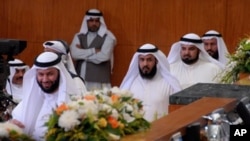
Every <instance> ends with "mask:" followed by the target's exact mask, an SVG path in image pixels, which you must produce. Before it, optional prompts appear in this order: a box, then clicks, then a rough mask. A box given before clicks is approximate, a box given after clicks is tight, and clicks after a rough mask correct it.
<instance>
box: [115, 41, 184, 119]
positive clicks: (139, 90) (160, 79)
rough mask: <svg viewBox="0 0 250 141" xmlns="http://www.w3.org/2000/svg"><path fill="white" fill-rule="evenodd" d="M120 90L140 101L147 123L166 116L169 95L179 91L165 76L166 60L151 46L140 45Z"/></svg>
mask: <svg viewBox="0 0 250 141" xmlns="http://www.w3.org/2000/svg"><path fill="white" fill-rule="evenodd" d="M120 88H121V89H123V90H129V91H131V92H132V94H133V97H134V98H136V99H139V100H141V101H142V104H143V110H144V111H145V114H144V118H145V119H146V120H148V121H149V122H152V121H154V120H156V119H158V118H161V117H162V116H164V115H167V114H168V105H169V96H170V95H172V94H174V93H176V92H178V91H180V90H181V88H180V84H179V82H178V80H177V79H176V78H175V77H173V76H172V75H171V74H170V73H169V64H168V61H167V57H166V56H165V55H164V54H163V52H161V51H160V50H159V49H158V48H157V47H156V46H155V45H152V44H144V45H142V46H141V47H140V48H139V49H138V50H137V52H136V53H135V54H134V56H133V58H132V60H131V63H130V66H129V69H128V72H127V74H126V76H125V77H124V79H123V81H122V83H121V85H120Z"/></svg>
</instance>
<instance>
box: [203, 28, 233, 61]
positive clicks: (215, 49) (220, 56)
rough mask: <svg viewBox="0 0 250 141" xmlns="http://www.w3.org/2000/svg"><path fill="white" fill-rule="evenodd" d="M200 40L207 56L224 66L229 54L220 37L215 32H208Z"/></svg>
mask: <svg viewBox="0 0 250 141" xmlns="http://www.w3.org/2000/svg"><path fill="white" fill-rule="evenodd" d="M201 38H202V41H203V43H204V48H205V50H206V51H207V52H208V54H209V55H210V56H212V57H213V58H214V59H216V60H217V61H219V62H220V63H222V64H223V65H224V66H226V64H227V63H228V61H229V58H228V55H229V52H228V49H227V46H226V44H225V42H224V40H223V38H222V35H221V34H220V33H219V32H217V31H215V30H209V31H207V32H206V33H205V34H204V35H203V36H202V37H201Z"/></svg>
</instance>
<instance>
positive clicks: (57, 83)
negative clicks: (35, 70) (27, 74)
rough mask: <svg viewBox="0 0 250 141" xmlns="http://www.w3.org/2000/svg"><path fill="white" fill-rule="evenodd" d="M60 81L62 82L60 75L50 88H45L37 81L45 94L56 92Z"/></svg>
mask: <svg viewBox="0 0 250 141" xmlns="http://www.w3.org/2000/svg"><path fill="white" fill-rule="evenodd" d="M59 80H60V75H58V77H57V79H56V80H55V81H54V83H53V84H52V85H51V86H50V87H49V88H44V87H43V85H42V84H41V83H39V82H38V81H37V80H36V81H37V84H38V85H39V86H40V88H41V89H42V91H43V92H45V93H49V94H50V93H53V92H55V91H56V90H57V89H58V87H59Z"/></svg>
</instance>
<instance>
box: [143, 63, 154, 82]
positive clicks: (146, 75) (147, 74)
mask: <svg viewBox="0 0 250 141" xmlns="http://www.w3.org/2000/svg"><path fill="white" fill-rule="evenodd" d="M147 69H149V68H148V67H147ZM139 72H140V75H141V77H142V78H145V79H152V78H153V77H154V76H155V74H156V72H157V67H156V64H155V65H154V67H153V68H152V70H151V71H150V72H143V70H142V69H141V68H140V67H139Z"/></svg>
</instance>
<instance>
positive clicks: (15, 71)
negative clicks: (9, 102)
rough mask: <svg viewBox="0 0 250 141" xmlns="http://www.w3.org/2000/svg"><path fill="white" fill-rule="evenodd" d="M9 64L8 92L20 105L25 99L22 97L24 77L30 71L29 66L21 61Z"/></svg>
mask: <svg viewBox="0 0 250 141" xmlns="http://www.w3.org/2000/svg"><path fill="white" fill-rule="evenodd" d="M8 64H9V68H10V75H9V77H8V79H7V83H6V92H7V93H8V94H10V95H11V96H12V98H13V101H15V102H17V103H19V102H20V101H21V100H22V98H23V97H24V95H22V87H23V76H24V74H25V72H27V71H28V70H29V66H28V65H26V64H25V63H24V62H23V61H22V60H20V59H14V60H11V61H9V62H8Z"/></svg>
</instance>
